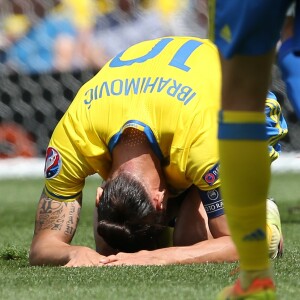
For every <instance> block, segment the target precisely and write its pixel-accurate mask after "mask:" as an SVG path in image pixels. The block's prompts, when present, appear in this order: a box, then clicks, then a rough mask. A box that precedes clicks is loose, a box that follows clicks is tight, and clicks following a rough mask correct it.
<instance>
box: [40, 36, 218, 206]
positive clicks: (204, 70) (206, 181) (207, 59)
mask: <svg viewBox="0 0 300 300" xmlns="http://www.w3.org/2000/svg"><path fill="white" fill-rule="evenodd" d="M220 76H221V74H220V64H219V58H218V52H217V49H216V48H215V46H214V45H213V44H212V43H211V42H210V41H209V40H202V39H198V38H190V37H164V38H160V39H155V40H149V41H145V42H142V43H139V44H136V45H134V46H132V47H130V48H128V49H127V50H125V51H124V52H122V53H120V54H119V55H117V56H116V57H114V58H113V59H112V60H110V61H109V62H108V63H107V64H106V65H105V66H104V67H103V68H102V69H101V70H100V72H99V73H97V74H96V75H95V76H94V77H93V78H92V79H91V80H90V81H88V82H87V83H86V84H84V85H83V86H82V87H81V89H80V90H79V92H78V94H77V95H76V97H75V99H74V100H73V102H72V103H71V105H70V107H69V108H68V110H67V111H66V113H65V114H64V116H63V117H62V119H61V120H60V122H59V123H58V125H57V126H56V128H55V130H54V132H53V135H52V137H51V140H50V143H49V147H48V150H47V153H46V163H45V177H46V183H45V184H46V192H47V193H48V195H49V196H51V197H52V198H54V199H59V200H64V201H70V200H73V199H74V198H75V197H77V196H78V194H80V192H81V191H82V189H83V186H84V181H85V178H86V177H87V176H89V175H92V174H94V173H98V174H99V175H100V176H101V177H102V178H103V179H104V180H105V179H106V178H107V176H108V173H109V171H110V168H111V163H112V161H111V151H112V149H113V148H114V146H115V145H116V144H117V142H118V139H119V137H120V135H121V134H122V131H123V130H124V129H125V128H127V127H134V128H137V129H139V130H141V131H143V132H144V133H145V134H146V136H147V138H148V140H149V142H150V143H151V146H152V149H153V150H154V152H155V153H156V155H157V156H158V157H159V159H160V160H161V163H162V166H163V169H164V173H165V176H166V180H167V182H168V184H169V186H170V187H171V190H172V191H173V192H174V193H179V192H181V191H183V190H185V189H186V188H188V187H189V186H191V185H192V184H194V185H196V186H198V187H199V188H200V189H201V190H204V191H206V190H210V189H213V188H216V187H218V186H219V185H220V182H219V178H218V172H217V169H218V167H217V163H218V150H217V114H218V110H219V94H220V82H221V80H220Z"/></svg>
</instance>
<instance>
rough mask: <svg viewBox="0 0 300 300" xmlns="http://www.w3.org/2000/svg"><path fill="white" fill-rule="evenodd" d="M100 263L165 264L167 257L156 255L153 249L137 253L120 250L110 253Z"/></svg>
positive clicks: (114, 264)
mask: <svg viewBox="0 0 300 300" xmlns="http://www.w3.org/2000/svg"><path fill="white" fill-rule="evenodd" d="M100 263H102V264H103V265H106V266H123V265H129V266H133V265H143V266H147V265H165V264H167V261H166V259H165V258H164V257H163V256H160V255H156V254H155V253H154V252H152V251H146V250H142V251H139V252H136V253H124V252H119V253H118V254H116V255H110V256H107V257H104V258H103V259H101V260H100Z"/></svg>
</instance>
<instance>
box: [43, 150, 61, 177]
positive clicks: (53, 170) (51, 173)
mask: <svg viewBox="0 0 300 300" xmlns="http://www.w3.org/2000/svg"><path fill="white" fill-rule="evenodd" d="M61 163H62V162H61V157H60V154H59V152H58V151H57V150H56V149H54V148H52V147H48V149H47V152H46V161H45V169H44V176H45V178H47V179H51V178H54V177H55V176H56V175H57V174H58V173H59V171H60V169H61Z"/></svg>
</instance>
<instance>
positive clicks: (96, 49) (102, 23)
mask: <svg viewBox="0 0 300 300" xmlns="http://www.w3.org/2000/svg"><path fill="white" fill-rule="evenodd" d="M169 34H170V31H168V30H167V28H166V27H165V25H164V23H163V20H162V19H161V14H160V13H159V12H158V11H157V10H155V9H153V8H152V7H150V8H147V9H145V8H143V7H142V5H141V3H140V1H138V0H116V1H114V7H112V9H111V10H110V11H108V12H107V13H105V14H103V15H101V16H99V17H98V18H97V22H96V26H95V30H94V36H93V47H92V48H93V52H92V53H91V57H92V60H93V62H94V65H95V66H96V67H97V68H101V67H102V66H103V65H104V64H105V63H106V62H107V61H108V60H109V59H110V58H111V57H113V56H115V55H116V54H118V53H119V52H121V51H123V50H124V49H126V48H128V47H129V46H131V45H133V44H135V43H138V42H141V41H143V40H148V39H153V38H158V37H162V36H165V35H169Z"/></svg>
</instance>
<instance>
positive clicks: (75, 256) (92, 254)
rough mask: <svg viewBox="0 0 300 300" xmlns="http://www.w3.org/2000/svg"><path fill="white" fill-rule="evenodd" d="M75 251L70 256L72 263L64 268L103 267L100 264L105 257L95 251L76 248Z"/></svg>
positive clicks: (86, 248)
mask: <svg viewBox="0 0 300 300" xmlns="http://www.w3.org/2000/svg"><path fill="white" fill-rule="evenodd" d="M74 248H75V249H74V251H72V252H71V254H70V257H71V259H70V261H69V262H68V263H67V264H65V265H64V267H93V266H101V265H102V266H103V264H101V263H100V260H101V259H104V258H105V256H103V255H101V254H99V253H97V252H96V251H95V250H93V249H91V248H88V247H80V246H74Z"/></svg>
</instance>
